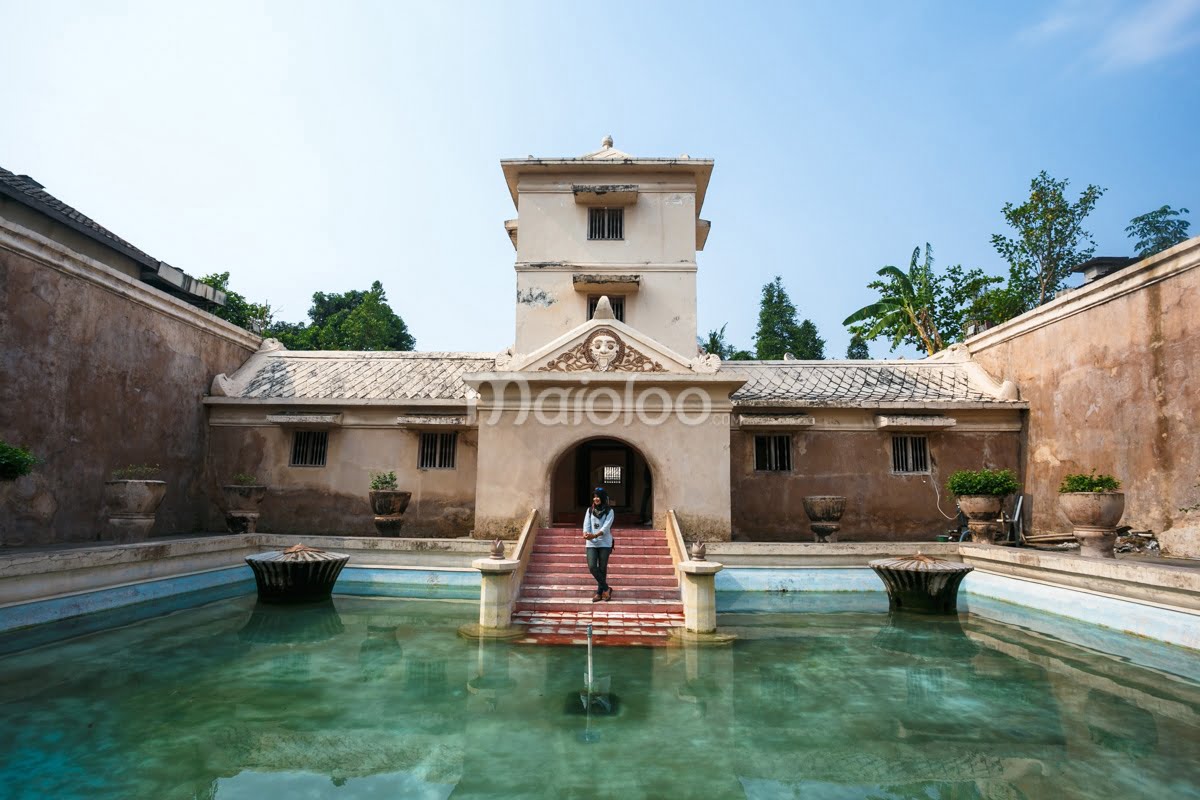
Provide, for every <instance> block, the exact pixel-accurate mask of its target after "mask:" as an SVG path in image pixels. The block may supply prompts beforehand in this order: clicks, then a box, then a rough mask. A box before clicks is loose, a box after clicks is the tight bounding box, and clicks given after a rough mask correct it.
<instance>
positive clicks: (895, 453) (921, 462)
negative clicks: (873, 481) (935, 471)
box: [892, 436, 929, 472]
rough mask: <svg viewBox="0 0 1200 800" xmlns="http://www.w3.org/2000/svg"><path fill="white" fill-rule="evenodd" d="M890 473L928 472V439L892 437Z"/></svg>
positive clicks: (922, 437)
mask: <svg viewBox="0 0 1200 800" xmlns="http://www.w3.org/2000/svg"><path fill="white" fill-rule="evenodd" d="M892 472H929V440H928V438H927V437H925V436H893V437H892Z"/></svg>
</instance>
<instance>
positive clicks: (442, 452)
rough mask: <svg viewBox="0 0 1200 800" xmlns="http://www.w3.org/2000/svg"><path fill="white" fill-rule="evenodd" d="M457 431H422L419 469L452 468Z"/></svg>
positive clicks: (455, 452) (456, 447)
mask: <svg viewBox="0 0 1200 800" xmlns="http://www.w3.org/2000/svg"><path fill="white" fill-rule="evenodd" d="M457 452H458V433H456V432H451V433H422V434H421V444H420V457H419V459H418V462H417V467H418V468H419V469H454V463H455V456H456V455H457Z"/></svg>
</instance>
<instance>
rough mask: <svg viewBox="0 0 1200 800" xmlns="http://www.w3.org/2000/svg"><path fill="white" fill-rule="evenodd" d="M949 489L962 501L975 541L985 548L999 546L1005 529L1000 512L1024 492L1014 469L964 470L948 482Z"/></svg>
mask: <svg viewBox="0 0 1200 800" xmlns="http://www.w3.org/2000/svg"><path fill="white" fill-rule="evenodd" d="M946 488H947V489H948V490H949V491H950V493H951V494H953V495H954V496H955V497H956V498H957V499H958V507H959V509H961V510H962V512H963V514H966V516H967V527H968V528H970V529H971V538H972V539H973V540H974V541H976V542H980V543H982V544H995V543H996V537H997V536H999V535H1000V533H1001V530H1002V527H1003V526H1002V525H1001V522H1000V511H1001V510H1002V509H1003V508H1004V498H1006V497H1008V496H1009V495H1011V494H1016V493H1017V492H1018V491H1020V489H1021V484H1020V483H1018V482H1017V476H1016V475H1014V474H1013V472H1012V470H1010V469H980V470H969V469H960V470H958V471H957V472H955V473H953V474H952V475H951V476H950V478H949V479H948V480H947V481H946Z"/></svg>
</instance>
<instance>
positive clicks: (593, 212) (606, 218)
mask: <svg viewBox="0 0 1200 800" xmlns="http://www.w3.org/2000/svg"><path fill="white" fill-rule="evenodd" d="M588 238H589V239H593V240H597V239H624V238H625V209H623V208H589V209H588Z"/></svg>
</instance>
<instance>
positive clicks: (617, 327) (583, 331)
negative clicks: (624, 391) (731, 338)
mask: <svg viewBox="0 0 1200 800" xmlns="http://www.w3.org/2000/svg"><path fill="white" fill-rule="evenodd" d="M712 366H713V365H712V364H710V362H709V361H708V360H706V359H692V360H690V361H689V360H688V359H687V358H685V357H683V356H681V355H680V354H679V353H676V352H674V351H673V350H671V349H670V348H667V347H665V346H663V345H662V344H660V343H658V342H656V341H655V340H653V339H651V338H650V337H649V336H646V335H645V334H642V333H639V332H638V331H636V330H634V329H633V328H631V327H629V326H628V325H626V324H625V323H623V322H620V321H619V320H616V319H592V320H588V321H587V322H585V323H583V324H582V325H580V326H579V327H577V328H575V329H574V330H572V331H570V332H569V333H566V334H563V335H562V336H560V337H558V338H557V339H555V340H554V341H553V342H550V343H549V344H548V345H546V346H544V347H542V348H540V349H538V350H537V351H535V352H533V353H530V354H529V355H527V356H522V357H519V358H518V359H516V360H515V361H514V363H513V364H512V366H511V369H512V370H513V371H515V372H544V373H545V372H563V373H566V372H589V373H595V372H599V373H614V374H626V373H667V374H670V373H675V374H695V373H698V372H706V373H707V372H713V371H715V369H713V368H710V367H712Z"/></svg>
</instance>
